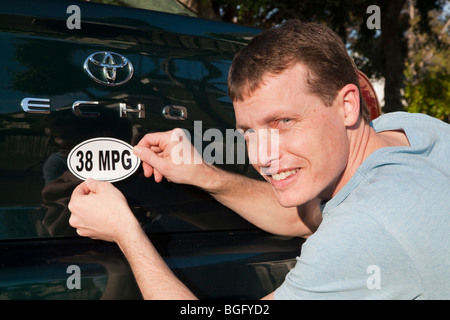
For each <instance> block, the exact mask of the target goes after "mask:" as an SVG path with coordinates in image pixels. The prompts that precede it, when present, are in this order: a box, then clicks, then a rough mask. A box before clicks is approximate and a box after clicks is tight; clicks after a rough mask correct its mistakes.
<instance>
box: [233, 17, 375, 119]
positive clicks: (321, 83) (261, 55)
mask: <svg viewBox="0 0 450 320" xmlns="http://www.w3.org/2000/svg"><path fill="white" fill-rule="evenodd" d="M296 63H302V64H303V65H305V66H306V67H307V70H308V78H307V79H306V83H307V85H308V88H309V92H310V93H312V94H315V95H317V96H318V97H320V99H321V100H322V101H323V103H324V104H325V105H327V106H331V105H332V104H333V101H334V99H335V98H336V96H337V93H338V92H339V90H341V89H342V88H343V87H344V86H345V85H347V84H349V83H352V84H354V85H356V86H357V87H358V89H359V96H360V114H361V116H362V118H363V119H364V120H365V121H366V122H367V123H368V122H370V114H369V110H368V108H367V105H366V103H365V101H364V98H363V97H362V94H361V89H360V86H359V82H358V77H357V74H356V68H355V66H354V63H353V60H352V59H351V57H350V56H349V54H348V52H347V49H346V48H345V45H344V42H343V41H342V39H341V38H340V37H339V36H338V35H337V34H336V33H335V32H333V31H332V30H331V29H329V28H328V27H326V26H324V25H321V24H317V23H309V22H300V21H298V20H289V21H287V22H285V23H283V24H282V25H280V26H277V27H274V28H272V29H269V30H266V31H264V32H262V33H260V34H258V35H257V36H255V37H254V38H253V39H252V40H251V41H250V43H249V44H248V46H246V47H245V48H243V49H242V50H241V51H240V52H239V53H238V54H237V55H236V56H235V58H234V60H233V63H232V65H231V68H230V72H229V75H228V93H229V95H230V98H231V100H232V101H242V100H244V99H245V98H246V97H248V96H250V95H251V94H252V93H253V92H254V91H255V90H256V89H258V88H259V86H260V85H261V83H262V81H263V78H264V77H265V76H267V75H278V74H281V73H282V72H283V71H285V70H286V69H288V68H290V67H292V66H293V65H294V64H296Z"/></svg>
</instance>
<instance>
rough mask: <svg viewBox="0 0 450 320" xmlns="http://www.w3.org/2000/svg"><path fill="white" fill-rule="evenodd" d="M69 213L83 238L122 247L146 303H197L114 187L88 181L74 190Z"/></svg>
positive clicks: (73, 225)
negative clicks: (148, 300)
mask: <svg viewBox="0 0 450 320" xmlns="http://www.w3.org/2000/svg"><path fill="white" fill-rule="evenodd" d="M69 209H70V211H71V213H72V215H71V217H70V220H69V223H70V225H71V226H72V227H74V228H76V229H77V233H78V234H79V235H80V236H85V237H91V238H93V239H101V240H106V241H113V242H116V243H117V244H118V246H119V247H120V249H121V250H122V252H123V253H124V255H125V257H126V259H127V261H128V263H129V264H130V266H131V269H132V271H133V274H134V276H135V278H136V281H137V283H138V285H139V288H140V290H141V293H142V295H143V297H144V298H145V299H152V300H158V299H164V300H169V299H183V300H184V299H196V297H195V296H194V294H192V292H191V291H190V290H189V289H188V288H187V287H186V286H185V285H184V284H183V283H182V282H181V281H179V280H178V278H177V277H176V276H175V275H174V274H173V273H172V271H171V270H170V268H169V267H168V266H167V265H166V263H165V262H164V260H163V259H162V258H161V256H160V255H159V253H158V252H157V251H156V249H155V247H154V246H153V244H152V243H151V242H150V241H149V239H148V238H147V236H146V234H145V233H144V231H143V230H142V228H141V226H140V225H139V222H138V221H137V220H136V218H135V216H134V215H133V213H132V212H131V210H130V209H129V207H128V204H127V202H126V200H125V198H124V197H123V195H122V194H121V193H120V191H119V190H117V189H116V188H115V187H114V186H113V185H112V184H110V183H107V182H101V181H97V180H92V179H88V180H86V181H85V182H83V183H82V184H80V185H79V186H78V187H77V188H76V189H75V190H74V192H73V194H72V198H71V200H70V203H69Z"/></svg>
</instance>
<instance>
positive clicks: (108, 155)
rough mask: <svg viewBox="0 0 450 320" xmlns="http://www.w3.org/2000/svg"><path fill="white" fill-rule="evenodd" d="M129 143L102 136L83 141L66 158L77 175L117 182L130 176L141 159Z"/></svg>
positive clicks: (83, 178) (81, 177) (84, 177)
mask: <svg viewBox="0 0 450 320" xmlns="http://www.w3.org/2000/svg"><path fill="white" fill-rule="evenodd" d="M132 149H133V147H132V146H131V145H129V144H128V143H126V142H124V141H122V140H119V139H114V138H109V137H102V138H94V139H89V140H86V141H83V142H82V143H80V144H78V145H77V146H76V147H74V148H73V149H72V151H70V153H69V157H68V158H67V166H68V167H69V170H70V171H71V172H72V173H73V174H74V175H75V176H76V177H78V178H80V179H82V180H85V179H87V178H94V179H97V180H102V181H109V182H117V181H120V180H123V179H125V178H128V177H129V176H131V175H132V174H133V173H134V172H135V171H136V170H137V169H138V168H139V165H140V163H141V160H140V159H139V158H138V157H136V156H135V155H134V154H133V152H132Z"/></svg>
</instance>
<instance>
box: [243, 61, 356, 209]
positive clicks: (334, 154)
mask: <svg viewBox="0 0 450 320" xmlns="http://www.w3.org/2000/svg"><path fill="white" fill-rule="evenodd" d="M306 79H307V70H306V68H305V67H304V66H303V65H301V64H296V65H294V66H293V67H291V68H289V69H287V70H286V71H284V72H283V73H282V74H280V75H278V76H269V77H266V78H265V79H264V82H263V84H262V85H261V86H260V87H259V88H258V89H257V90H256V91H255V92H254V93H253V94H252V95H251V96H249V97H247V98H246V99H245V100H244V101H237V102H235V104H234V109H235V114H236V122H237V128H238V129H242V130H244V131H246V132H250V130H249V131H247V130H248V129H253V130H254V132H255V133H253V134H258V132H260V131H264V130H266V131H269V130H270V129H276V130H277V131H278V135H279V146H278V150H279V152H278V153H277V154H275V153H272V154H271V153H270V152H259V153H262V154H263V156H261V155H259V156H256V154H258V152H252V151H251V150H250V151H249V157H250V161H251V162H252V164H253V165H254V167H255V168H256V169H257V170H258V171H259V172H263V173H265V174H264V175H263V176H264V177H265V179H266V180H267V181H269V182H270V183H271V184H272V187H273V189H274V190H275V193H276V195H277V197H278V200H279V202H280V203H281V204H282V205H283V206H285V207H291V206H298V205H301V204H303V203H305V202H307V201H309V200H312V199H314V198H316V197H319V198H321V199H329V198H331V197H332V196H333V195H334V194H335V191H336V186H337V184H338V182H339V180H340V177H341V174H342V173H343V171H344V169H345V167H346V165H347V161H348V154H349V143H348V137H347V133H346V127H345V125H344V120H343V119H344V113H345V112H344V109H343V107H342V106H341V105H340V104H339V102H336V101H339V99H336V101H335V103H334V104H333V106H330V107H327V106H326V105H325V104H324V103H323V102H322V101H321V99H320V98H319V97H317V96H315V95H313V94H311V93H307V88H306ZM247 138H250V139H251V137H248V135H247ZM259 141H260V142H258V144H257V145H258V151H260V150H271V146H268V147H267V146H261V144H262V143H266V140H264V139H262V141H261V140H259ZM249 149H252V147H251V146H249ZM264 154H268V155H267V156H264ZM256 157H257V159H255V158H256Z"/></svg>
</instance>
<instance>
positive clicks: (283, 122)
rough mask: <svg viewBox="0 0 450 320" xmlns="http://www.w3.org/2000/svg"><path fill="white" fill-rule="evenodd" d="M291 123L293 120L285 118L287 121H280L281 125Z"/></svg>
mask: <svg viewBox="0 0 450 320" xmlns="http://www.w3.org/2000/svg"><path fill="white" fill-rule="evenodd" d="M290 121H291V119H289V118H285V119H281V120H280V123H281V124H285V123H288V122H290Z"/></svg>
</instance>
